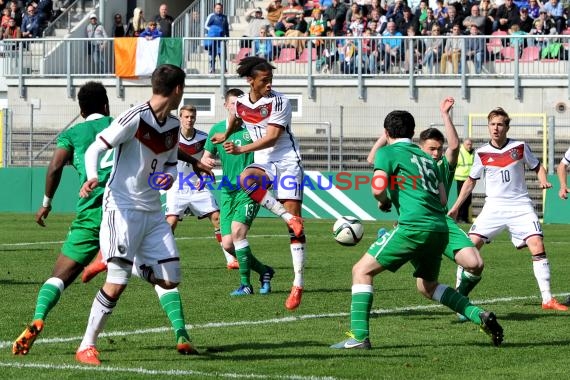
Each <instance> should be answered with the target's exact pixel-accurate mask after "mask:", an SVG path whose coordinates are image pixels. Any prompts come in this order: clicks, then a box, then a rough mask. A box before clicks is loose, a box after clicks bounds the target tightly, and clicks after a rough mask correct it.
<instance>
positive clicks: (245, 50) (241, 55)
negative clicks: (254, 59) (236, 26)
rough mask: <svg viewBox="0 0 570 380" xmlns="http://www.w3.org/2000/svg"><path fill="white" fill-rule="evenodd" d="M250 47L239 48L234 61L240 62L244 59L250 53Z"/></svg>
mask: <svg viewBox="0 0 570 380" xmlns="http://www.w3.org/2000/svg"><path fill="white" fill-rule="evenodd" d="M249 52H250V49H249V48H246V47H242V48H240V49H239V51H238V53H237V55H236V57H235V58H234V60H233V61H232V62H234V63H240V61H241V60H242V59H244V58H245V57H247V56H248V55H249Z"/></svg>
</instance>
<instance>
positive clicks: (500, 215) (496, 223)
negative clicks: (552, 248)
mask: <svg viewBox="0 0 570 380" xmlns="http://www.w3.org/2000/svg"><path fill="white" fill-rule="evenodd" d="M517 208H518V210H512V209H497V207H496V206H494V205H487V204H486V205H485V206H483V210H481V213H480V214H479V216H478V217H477V219H476V220H475V223H474V224H473V225H472V226H471V229H470V230H469V235H477V236H479V237H480V238H482V239H483V240H485V242H486V243H490V242H491V240H493V238H494V237H495V236H497V235H498V234H499V233H500V232H502V231H503V230H504V229H505V228H508V229H509V233H510V234H511V241H512V243H513V245H514V246H515V247H517V248H523V247H525V246H526V239H528V238H529V237H531V236H535V235H538V236H542V228H541V227H540V222H539V220H538V216H537V215H536V212H534V208H533V207H532V205H528V206H526V207H522V208H521V206H517Z"/></svg>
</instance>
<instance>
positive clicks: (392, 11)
mask: <svg viewBox="0 0 570 380" xmlns="http://www.w3.org/2000/svg"><path fill="white" fill-rule="evenodd" d="M405 7H406V5H405V4H404V1H403V0H395V1H394V3H393V4H392V5H390V6H388V9H387V10H386V18H387V19H388V20H392V21H394V22H395V23H396V25H397V24H398V22H399V20H400V19H401V18H402V17H404V8H405Z"/></svg>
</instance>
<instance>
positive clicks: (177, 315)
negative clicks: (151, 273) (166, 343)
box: [154, 285, 198, 355]
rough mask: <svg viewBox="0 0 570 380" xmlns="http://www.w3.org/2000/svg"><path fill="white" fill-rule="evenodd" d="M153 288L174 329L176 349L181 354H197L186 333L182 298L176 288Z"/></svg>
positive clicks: (156, 286)
mask: <svg viewBox="0 0 570 380" xmlns="http://www.w3.org/2000/svg"><path fill="white" fill-rule="evenodd" d="M154 290H155V291H156V294H157V295H158V299H159V301H160V306H161V307H162V310H164V313H165V314H166V316H167V317H168V319H169V320H170V324H171V325H172V328H173V329H174V338H175V339H176V350H177V351H178V352H179V353H181V354H182V355H197V354H198V351H196V349H195V348H194V347H193V346H192V344H191V340H190V336H189V335H188V331H186V325H185V322H184V312H183V310H182V300H181V299H180V293H179V292H178V288H174V289H163V288H161V287H160V286H158V285H155V286H154Z"/></svg>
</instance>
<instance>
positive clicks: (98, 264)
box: [81, 251, 107, 282]
mask: <svg viewBox="0 0 570 380" xmlns="http://www.w3.org/2000/svg"><path fill="white" fill-rule="evenodd" d="M106 270H107V264H105V262H104V261H103V255H102V254H101V251H99V253H98V254H97V257H95V259H94V260H93V261H92V262H91V263H90V264H89V265H87V266H86V267H85V269H83V273H82V274H81V281H82V282H89V281H91V280H92V279H93V278H94V277H95V276H97V275H98V274H99V273H101V272H105V271H106Z"/></svg>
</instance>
